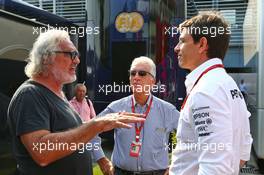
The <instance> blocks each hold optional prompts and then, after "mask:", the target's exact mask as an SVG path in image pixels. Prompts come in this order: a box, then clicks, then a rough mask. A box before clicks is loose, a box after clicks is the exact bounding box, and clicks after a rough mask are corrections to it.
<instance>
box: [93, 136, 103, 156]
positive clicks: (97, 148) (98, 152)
mask: <svg viewBox="0 0 264 175" xmlns="http://www.w3.org/2000/svg"><path fill="white" fill-rule="evenodd" d="M90 143H92V145H93V149H92V155H93V158H94V159H95V161H98V160H99V159H101V158H103V157H105V154H104V151H103V149H102V146H101V138H100V137H99V136H98V135H96V136H95V137H94V138H93V139H92V140H90Z"/></svg>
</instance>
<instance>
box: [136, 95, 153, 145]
mask: <svg viewBox="0 0 264 175" xmlns="http://www.w3.org/2000/svg"><path fill="white" fill-rule="evenodd" d="M131 101H132V106H131V109H132V112H133V113H135V106H134V99H133V97H132V98H131ZM152 101H153V96H152V97H151V99H150V102H149V105H148V108H147V110H146V112H145V113H144V114H145V118H147V116H148V114H149V111H150V107H151V105H152ZM143 126H144V123H143V122H141V124H140V126H139V127H138V126H137V123H135V131H136V142H139V138H140V132H141V130H142V128H143Z"/></svg>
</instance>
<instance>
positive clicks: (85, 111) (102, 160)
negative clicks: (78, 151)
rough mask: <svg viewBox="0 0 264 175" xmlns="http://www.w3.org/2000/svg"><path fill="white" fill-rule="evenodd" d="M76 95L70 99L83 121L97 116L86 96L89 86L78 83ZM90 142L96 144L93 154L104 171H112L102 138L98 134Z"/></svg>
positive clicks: (75, 90) (105, 172)
mask: <svg viewBox="0 0 264 175" xmlns="http://www.w3.org/2000/svg"><path fill="white" fill-rule="evenodd" d="M74 92H75V96H74V97H73V98H72V99H71V100H70V103H71V105H72V107H73V108H74V109H75V110H76V112H77V113H78V114H79V115H80V117H81V119H82V121H83V123H86V122H88V121H89V120H90V119H92V118H93V117H95V116H96V113H95V110H94V107H93V103H92V102H91V100H90V99H88V98H86V92H87V88H86V86H85V85H84V84H82V83H78V84H76V85H75V87H74ZM90 143H92V144H93V145H97V146H94V147H93V149H92V150H91V151H92V156H93V158H94V159H95V161H96V162H97V163H98V165H99V166H100V169H101V170H102V172H103V173H104V174H105V175H107V174H110V173H111V172H112V166H111V165H112V164H111V161H110V160H109V159H108V158H107V157H106V156H105V154H104V152H103V150H102V147H101V140H100V139H98V137H97V136H96V137H95V138H93V139H92V140H91V141H90Z"/></svg>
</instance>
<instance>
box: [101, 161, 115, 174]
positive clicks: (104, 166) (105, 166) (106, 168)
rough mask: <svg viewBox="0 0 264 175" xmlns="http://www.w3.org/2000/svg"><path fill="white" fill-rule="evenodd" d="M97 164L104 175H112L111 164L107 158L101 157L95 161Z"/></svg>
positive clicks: (112, 168)
mask: <svg viewBox="0 0 264 175" xmlns="http://www.w3.org/2000/svg"><path fill="white" fill-rule="evenodd" d="M97 163H98V165H99V166H100V169H101V171H102V172H103V174H104V175H114V167H113V164H112V162H111V161H110V160H109V159H108V158H106V157H103V158H101V159H99V160H97Z"/></svg>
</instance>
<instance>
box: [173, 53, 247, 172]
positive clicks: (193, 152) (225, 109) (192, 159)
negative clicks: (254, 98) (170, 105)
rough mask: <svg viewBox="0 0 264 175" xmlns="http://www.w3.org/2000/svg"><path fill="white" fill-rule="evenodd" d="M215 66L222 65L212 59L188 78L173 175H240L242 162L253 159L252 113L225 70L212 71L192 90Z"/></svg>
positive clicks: (218, 60)
mask: <svg viewBox="0 0 264 175" xmlns="http://www.w3.org/2000/svg"><path fill="white" fill-rule="evenodd" d="M216 64H222V61H221V60H220V59H218V58H213V59H210V60H208V61H206V62H204V63H203V64H202V65H200V66H199V67H197V68H196V69H195V70H193V71H192V72H191V73H190V74H189V75H188V76H187V77H186V81H185V85H186V89H187V94H189V97H188V99H187V101H186V103H185V106H184V108H183V109H182V110H181V113H180V118H179V123H178V129H177V146H176V148H175V150H174V151H173V155H172V163H171V166H170V174H172V175H212V174H213V175H238V174H239V162H240V160H249V158H250V149H251V144H252V137H251V134H250V128H249V117H250V113H249V112H248V110H247V107H246V104H245V101H244V99H243V95H242V94H241V92H240V91H239V88H238V87H237V85H236V83H235V81H234V80H233V79H232V78H231V77H230V76H229V75H228V74H227V73H226V71H225V69H224V68H215V69H212V70H210V71H209V72H207V73H206V74H204V75H203V76H202V77H201V79H200V80H199V81H198V83H197V84H196V86H195V87H194V88H193V89H192V87H193V85H194V83H195V82H196V80H197V79H198V77H199V76H200V75H201V74H202V72H204V71H205V70H206V69H207V68H209V67H211V66H213V65H216Z"/></svg>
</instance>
